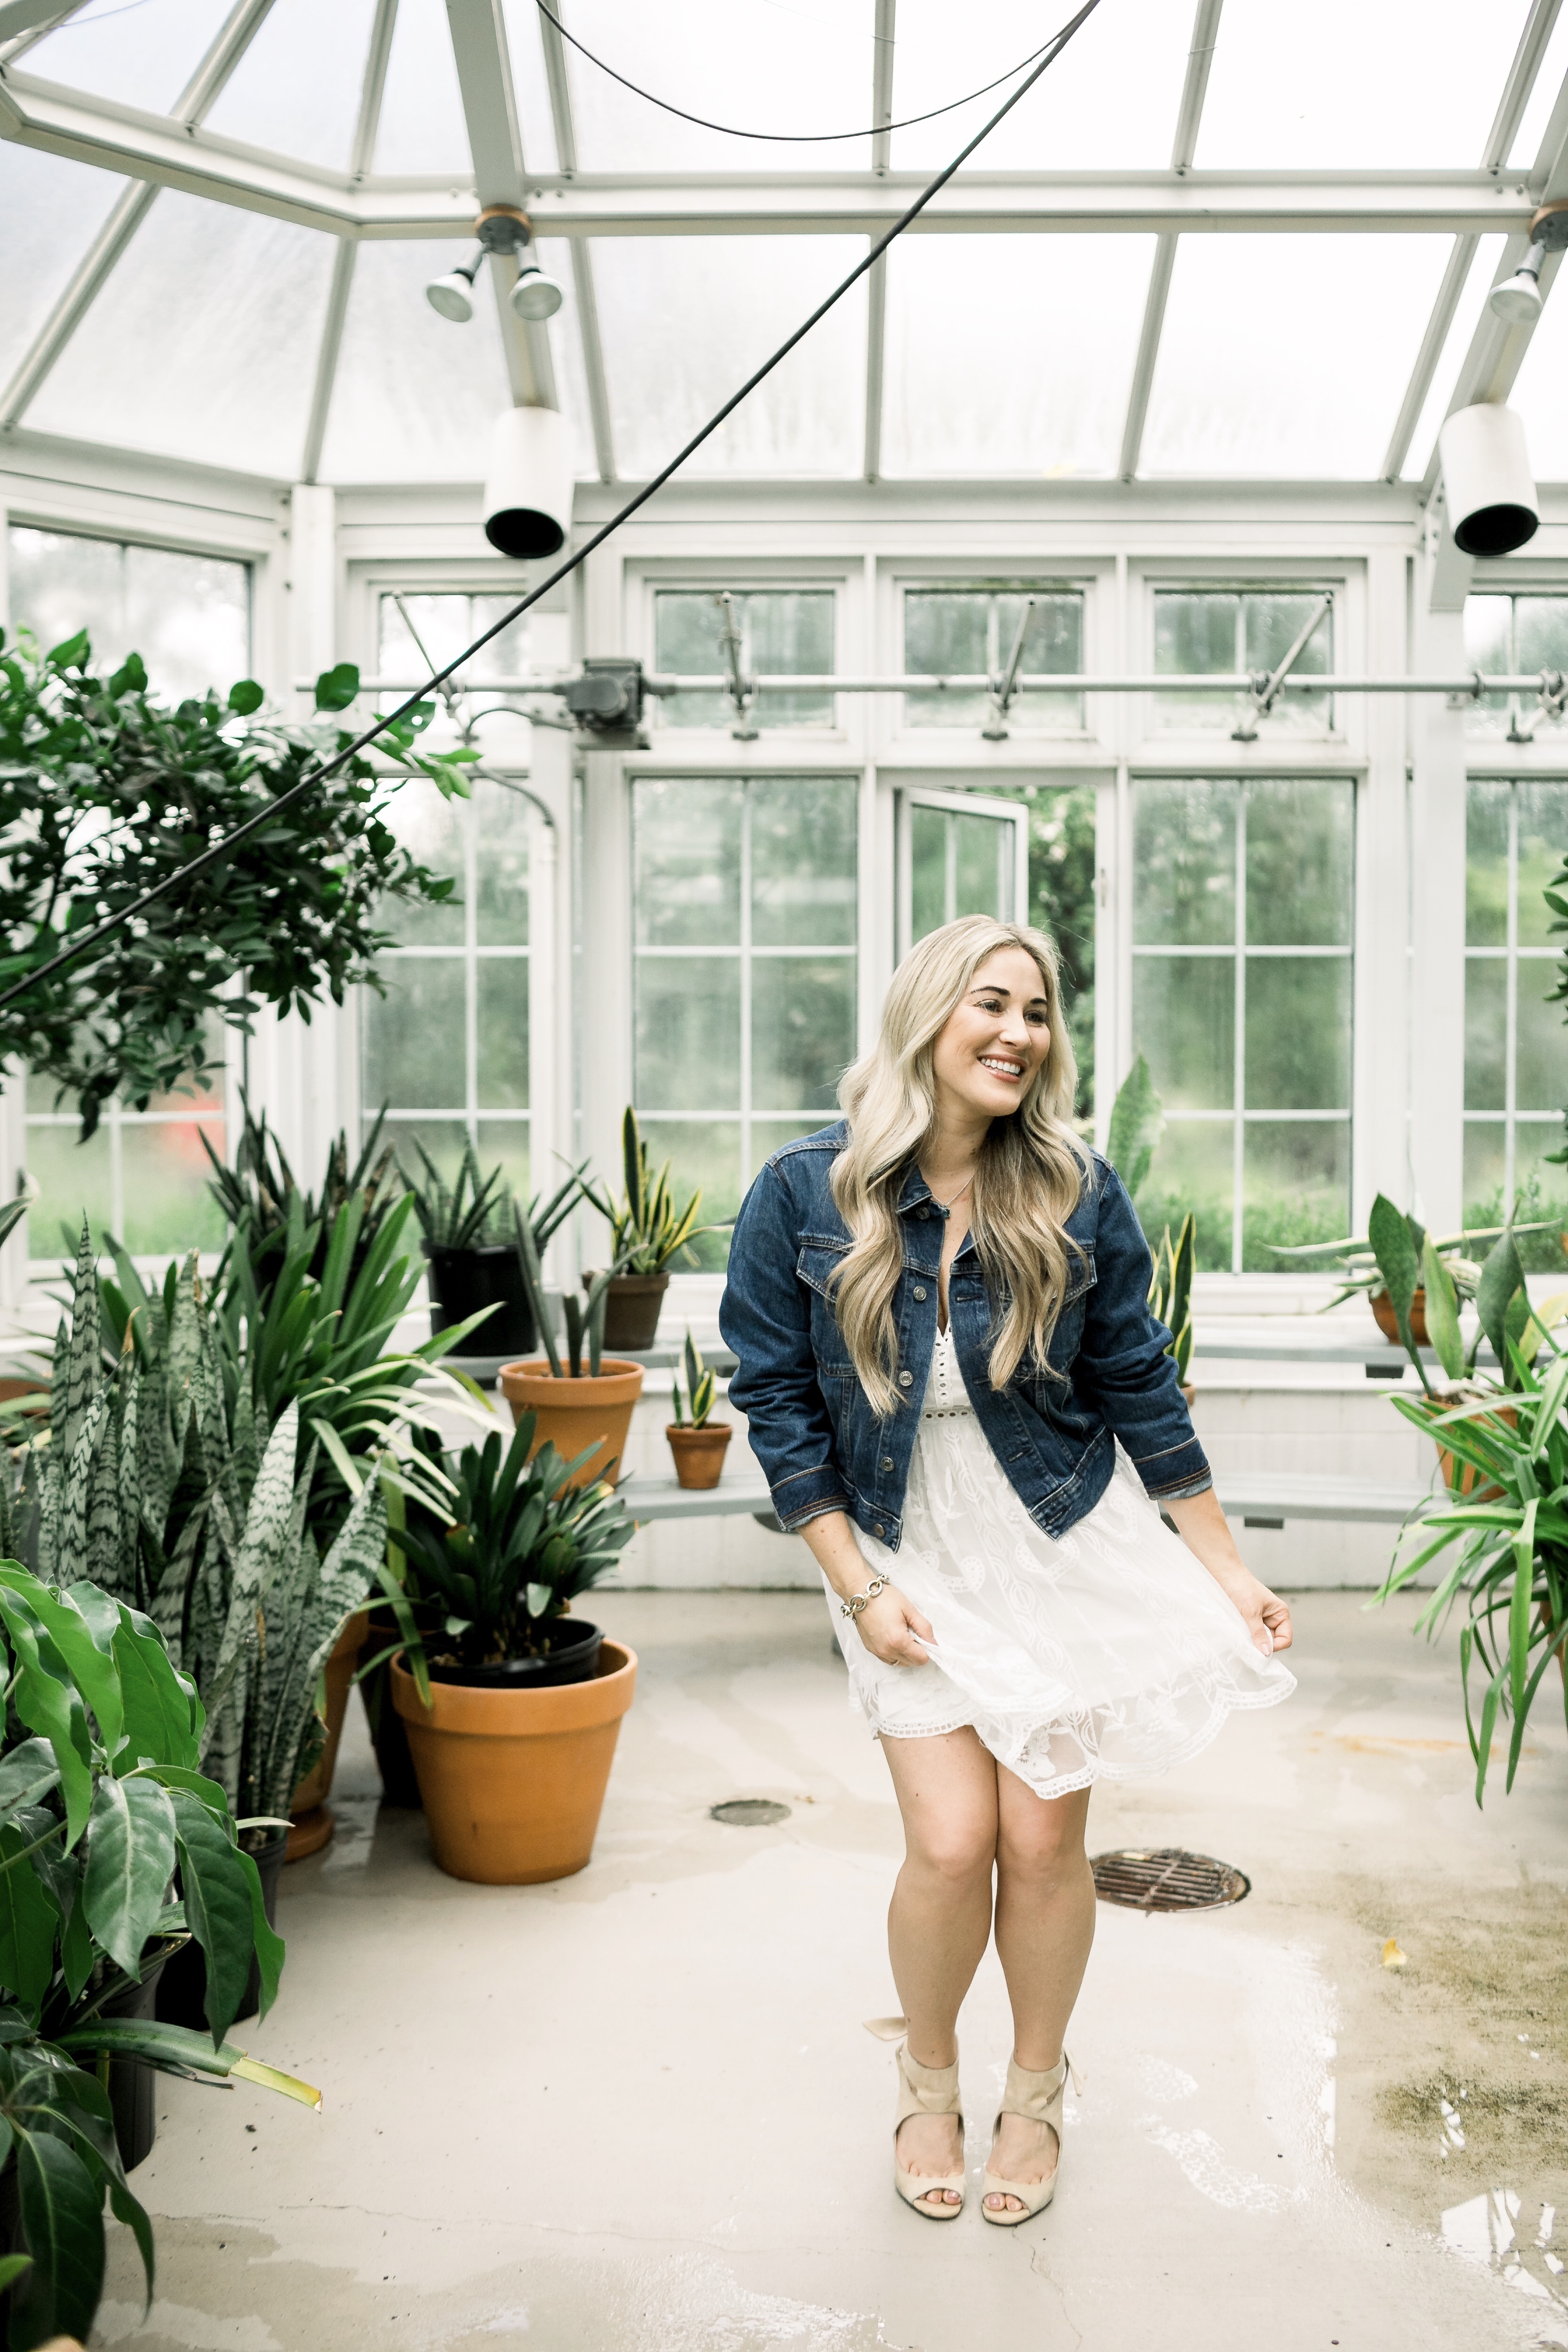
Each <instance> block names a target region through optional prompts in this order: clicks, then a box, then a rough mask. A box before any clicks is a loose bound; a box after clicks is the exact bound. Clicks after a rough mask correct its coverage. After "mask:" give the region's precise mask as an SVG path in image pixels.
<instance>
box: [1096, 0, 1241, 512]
mask: <svg viewBox="0 0 1568 2352" xmlns="http://www.w3.org/2000/svg"><path fill="white" fill-rule="evenodd" d="M1224 5H1225V0H1198V5H1197V13H1196V15H1195V16H1194V18H1193V38H1192V45H1191V47H1189V49H1188V51H1187V70H1186V73H1185V76H1184V79H1183V82H1182V102H1181V105H1180V106H1179V107H1178V108H1177V110H1176V135H1175V138H1174V141H1173V143H1172V147H1171V169H1172V171H1173V173H1175V174H1176V176H1177V177H1178V179H1184V178H1185V177H1186V175H1187V173H1189V172H1190V171H1191V169H1192V164H1193V158H1194V155H1195V154H1196V152H1197V145H1198V126H1199V124H1200V123H1201V122H1202V121H1203V112H1204V99H1205V95H1206V94H1207V91H1208V86H1209V68H1210V67H1211V66H1212V65H1213V63H1214V52H1215V42H1216V41H1217V40H1218V38H1219V17H1220V10H1221V9H1222V8H1223V7H1224ZM1175 261H1176V240H1175V238H1174V236H1172V235H1171V234H1170V233H1169V232H1168V231H1166V232H1164V233H1163V234H1162V235H1161V236H1160V238H1159V241H1158V243H1157V244H1156V245H1155V247H1154V260H1153V264H1152V268H1151V269H1150V272H1149V286H1148V290H1147V292H1146V293H1145V295H1144V298H1143V325H1142V331H1141V332H1140V334H1139V337H1138V356H1137V358H1136V359H1135V360H1134V362H1133V363H1132V382H1131V385H1130V386H1129V388H1128V394H1127V417H1126V422H1125V423H1124V424H1123V425H1122V428H1121V460H1120V462H1119V464H1118V466H1117V468H1116V470H1117V472H1118V473H1119V474H1120V475H1121V479H1122V480H1123V481H1124V482H1130V481H1131V479H1132V478H1133V476H1134V475H1135V474H1136V473H1137V471H1138V460H1139V457H1140V456H1141V455H1142V448H1143V425H1144V422H1145V420H1146V419H1147V417H1148V415H1149V394H1150V391H1151V388H1152V385H1153V382H1154V366H1155V362H1156V361H1157V360H1158V359H1159V356H1160V337H1161V335H1162V333H1163V331H1164V325H1165V304H1166V302H1167V301H1168V300H1169V299H1170V293H1171V272H1172V270H1173V268H1174V267H1175Z"/></svg>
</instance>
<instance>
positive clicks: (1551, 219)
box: [1487, 204, 1568, 327]
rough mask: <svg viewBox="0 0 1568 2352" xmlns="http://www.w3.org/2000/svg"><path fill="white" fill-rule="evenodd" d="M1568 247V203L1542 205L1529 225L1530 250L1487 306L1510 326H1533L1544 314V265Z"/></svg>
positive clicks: (1491, 294) (1491, 296)
mask: <svg viewBox="0 0 1568 2352" xmlns="http://www.w3.org/2000/svg"><path fill="white" fill-rule="evenodd" d="M1564 247H1568V205H1563V204H1553V205H1542V207H1541V209H1540V211H1539V212H1538V213H1537V214H1536V215H1535V217H1534V219H1533V220H1532V221H1531V224H1530V251H1529V252H1528V253H1527V254H1526V255H1525V257H1524V259H1523V260H1522V261H1521V263H1520V265H1519V268H1517V269H1516V270H1515V271H1514V273H1513V276H1512V277H1511V278H1504V279H1503V281H1502V284H1501V285H1500V286H1494V287H1493V288H1492V290H1491V293H1490V295H1489V297H1488V301H1487V307H1488V309H1489V310H1490V312H1491V314H1492V316H1493V318H1494V319H1500V320H1502V322H1503V324H1504V325H1505V326H1508V327H1530V326H1533V325H1534V323H1535V321H1536V320H1537V319H1539V318H1540V316H1541V303H1542V293H1541V266H1542V262H1543V261H1544V260H1545V259H1546V257H1547V255H1548V254H1549V253H1561V252H1563V249H1564Z"/></svg>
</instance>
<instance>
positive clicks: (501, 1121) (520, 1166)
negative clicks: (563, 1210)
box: [474, 1118, 566, 1201]
mask: <svg viewBox="0 0 1568 2352" xmlns="http://www.w3.org/2000/svg"><path fill="white" fill-rule="evenodd" d="M474 1149H475V1150H476V1151H477V1152H478V1153H479V1166H480V1168H481V1169H482V1170H483V1171H484V1173H485V1174H486V1175H487V1176H488V1175H489V1172H490V1170H491V1169H492V1168H496V1167H499V1168H500V1171H501V1173H502V1177H503V1181H505V1182H506V1183H508V1184H510V1187H511V1189H512V1191H513V1192H515V1193H516V1195H517V1197H518V1199H519V1200H520V1201H527V1200H528V1199H529V1197H530V1191H531V1185H532V1181H533V1176H532V1160H531V1153H530V1150H529V1140H528V1121H527V1120H526V1119H522V1118H481V1119H480V1120H479V1138H478V1140H477V1142H476V1143H475V1146H474ZM565 1172H566V1171H565V1170H564V1169H563V1170H562V1171H561V1175H564V1174H565ZM559 1181H561V1178H560V1177H559V1176H558V1177H557V1178H556V1179H555V1181H554V1183H552V1185H551V1188H550V1189H551V1191H552V1192H553V1191H554V1189H555V1183H559Z"/></svg>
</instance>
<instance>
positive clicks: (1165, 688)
mask: <svg viewBox="0 0 1568 2352" xmlns="http://www.w3.org/2000/svg"><path fill="white" fill-rule="evenodd" d="M573 675H574V677H575V672H574V674H573ZM1556 676H1557V674H1556V673H1555V672H1548V673H1546V675H1545V677H1542V673H1541V672H1540V671H1539V670H1538V671H1537V672H1536V673H1535V675H1534V676H1533V677H1483V676H1482V675H1481V673H1480V672H1479V670H1472V671H1471V672H1470V674H1469V676H1468V677H1339V676H1338V675H1331V676H1326V675H1320V676H1317V677H1287V678H1282V679H1281V680H1280V682H1279V687H1278V688H1276V691H1277V692H1278V693H1279V694H1444V695H1452V696H1458V697H1459V698H1461V699H1463V700H1465V701H1467V702H1479V701H1480V700H1481V699H1482V698H1483V697H1484V696H1486V695H1489V694H1531V695H1538V694H1541V693H1542V692H1547V693H1550V692H1552V688H1553V684H1554V682H1555V679H1556ZM294 683H295V686H296V688H298V690H299V691H300V693H302V694H309V693H310V692H312V691H313V690H314V688H315V684H316V681H315V679H314V678H313V677H301V678H296V679H295V681H294ZM422 683H423V681H422V680H409V679H405V678H395V677H366V678H362V679H361V681H360V692H361V693H362V694H414V693H417V691H418V689H419V686H420V685H421V684H422ZM571 683H572V679H570V678H565V677H536V678H508V679H486V680H485V681H483V682H482V683H480V682H478V681H476V682H475V683H474V684H473V685H471V686H468V687H461V688H459V689H458V691H459V692H462V693H467V694H564V693H565V691H566V688H567V687H568V686H569V685H570V684H571ZM642 683H643V691H644V693H645V694H657V695H660V696H663V695H670V694H730V693H731V692H732V684H731V679H730V678H729V677H727V676H725V675H724V674H723V673H722V672H720V671H714V672H712V673H711V674H709V675H705V676H700V677H667V676H665V675H663V674H661V673H648V674H645V676H644V678H643V682H642ZM995 683H996V681H995V680H994V678H992V677H985V676H984V675H981V674H979V673H975V674H973V675H970V674H961V675H955V676H952V677H929V676H920V677H841V676H838V675H837V674H832V673H830V674H829V675H827V676H826V677H813V676H807V677H753V678H748V679H747V680H746V688H747V690H748V692H750V693H752V694H989V693H991V692H992V691H993V690H994V687H995ZM1256 689H1257V678H1256V677H1246V676H1232V675H1230V674H1229V673H1228V672H1227V673H1226V675H1224V676H1223V677H1222V676H1204V677H1192V676H1188V675H1185V674H1184V675H1182V676H1180V677H1154V676H1144V677H1099V676H1095V677H1090V676H1088V675H1086V674H1084V673H1083V672H1079V671H1074V672H1073V673H1071V674H1070V675H1068V674H1065V673H1062V674H1052V675H1047V676H1035V675H1029V676H1024V677H1016V678H1015V679H1014V681H1013V690H1014V692H1015V693H1018V694H1247V695H1250V694H1252V693H1254V692H1255V691H1256Z"/></svg>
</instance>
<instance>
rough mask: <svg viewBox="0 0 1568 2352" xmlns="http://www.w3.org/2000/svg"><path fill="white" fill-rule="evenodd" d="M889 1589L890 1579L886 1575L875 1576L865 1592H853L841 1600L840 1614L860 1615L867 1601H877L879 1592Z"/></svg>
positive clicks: (843, 1615)
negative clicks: (845, 1599) (844, 1599)
mask: <svg viewBox="0 0 1568 2352" xmlns="http://www.w3.org/2000/svg"><path fill="white" fill-rule="evenodd" d="M887 1589H888V1579H887V1578H886V1577H885V1576H874V1577H873V1578H872V1579H871V1581H870V1583H869V1584H868V1586H867V1587H866V1590H865V1591H864V1592H852V1593H851V1594H850V1595H849V1598H848V1600H847V1601H840V1602H839V1604H838V1614H839V1615H840V1616H841V1617H858V1615H859V1614H860V1612H861V1610H862V1609H864V1607H865V1606H866V1603H867V1601H875V1599H876V1598H877V1595H878V1593H879V1592H885V1591H887Z"/></svg>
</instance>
